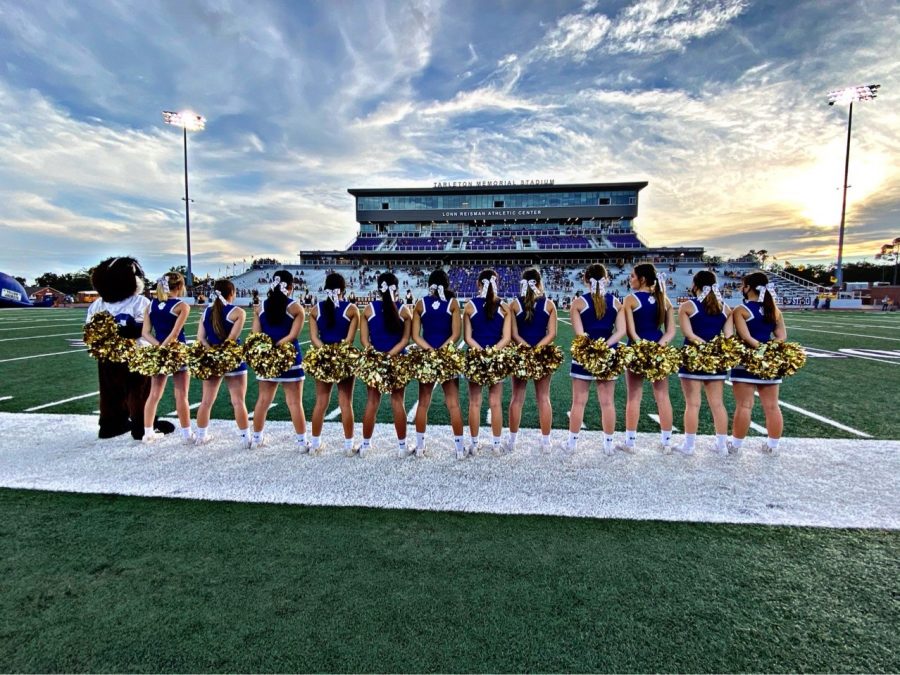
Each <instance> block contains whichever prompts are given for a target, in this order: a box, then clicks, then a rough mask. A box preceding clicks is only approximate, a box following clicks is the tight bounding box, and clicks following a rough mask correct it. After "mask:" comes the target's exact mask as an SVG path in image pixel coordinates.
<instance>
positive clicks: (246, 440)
mask: <svg viewBox="0 0 900 675" xmlns="http://www.w3.org/2000/svg"><path fill="white" fill-rule="evenodd" d="M238 443H239V444H240V447H241V448H242V449H243V450H249V449H250V448H252V447H253V437H252V436H249V435H248V436H246V437H245V436H238Z"/></svg>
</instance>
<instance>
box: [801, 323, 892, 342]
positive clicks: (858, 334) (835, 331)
mask: <svg viewBox="0 0 900 675" xmlns="http://www.w3.org/2000/svg"><path fill="white" fill-rule="evenodd" d="M791 329H792V330H805V331H809V332H810V333H829V334H831V335H849V336H852V337H862V338H869V339H871V340H890V341H891V342H900V338H889V337H882V336H881V335H864V334H862V333H845V332H843V331H837V330H821V329H819V328H804V327H803V326H793V325H792V326H791Z"/></svg>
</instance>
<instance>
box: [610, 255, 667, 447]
mask: <svg viewBox="0 0 900 675" xmlns="http://www.w3.org/2000/svg"><path fill="white" fill-rule="evenodd" d="M661 277H662V278H661ZM629 285H630V286H631V290H632V292H631V294H630V295H629V296H628V297H626V298H625V301H624V302H623V303H622V307H623V309H624V311H625V323H626V326H627V329H628V337H629V338H630V340H631V341H632V342H635V341H637V340H652V341H653V342H658V343H659V344H661V345H667V344H669V343H670V342H671V341H672V338H674V337H675V310H674V308H673V307H672V303H671V302H670V301H669V298H668V296H667V295H666V283H665V278H664V275H660V274H659V273H657V271H656V267H654V266H653V264H651V263H641V264H639V265H635V266H634V268H633V269H632V270H631V276H630V277H629ZM625 384H626V386H627V388H628V396H627V399H626V404H625V443H624V445H621V446H619V447H620V449H622V450H624V451H625V452H634V443H635V439H636V438H637V427H638V420H639V419H640V416H641V398H642V397H643V389H644V377H643V376H642V375H638V374H637V373H634V372H632V371H630V370H626V371H625ZM652 386H653V398H654V399H656V409H657V414H658V415H659V427H660V440H661V442H662V446H663V451H664V452H668V451H670V450H671V447H672V402H671V400H670V399H669V380H668V378H665V379H662V380H659V381H658V382H653V383H652Z"/></svg>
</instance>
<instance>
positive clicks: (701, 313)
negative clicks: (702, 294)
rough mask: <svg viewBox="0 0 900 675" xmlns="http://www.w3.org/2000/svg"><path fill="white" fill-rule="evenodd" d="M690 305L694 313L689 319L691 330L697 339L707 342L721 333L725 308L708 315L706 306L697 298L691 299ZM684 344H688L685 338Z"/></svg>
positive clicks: (723, 325) (725, 318) (724, 318)
mask: <svg viewBox="0 0 900 675" xmlns="http://www.w3.org/2000/svg"><path fill="white" fill-rule="evenodd" d="M691 303H692V304H693V305H694V313H693V314H691V317H690V319H691V330H692V331H694V334H695V335H696V336H697V337H698V338H700V339H701V340H703V341H705V342H709V341H710V340H712V339H713V338H714V337H715V336H716V335H718V334H719V333H721V332H722V329H723V328H724V327H725V321H726V320H727V317H726V316H725V307H722V310H721V311H720V312H719V313H718V314H708V313H707V311H706V306H705V305H704V304H703V303H702V302H700V301H699V300H698V299H697V298H691ZM684 344H688V341H687V338H685V340H684Z"/></svg>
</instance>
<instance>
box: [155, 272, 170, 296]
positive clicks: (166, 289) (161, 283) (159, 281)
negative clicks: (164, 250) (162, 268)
mask: <svg viewBox="0 0 900 675" xmlns="http://www.w3.org/2000/svg"><path fill="white" fill-rule="evenodd" d="M156 283H157V285H158V286H162V289H163V293H168V292H169V280H168V279H167V278H166V275H165V274H163V275H162V276H161V277H160V278H159V279H157V280H156Z"/></svg>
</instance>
